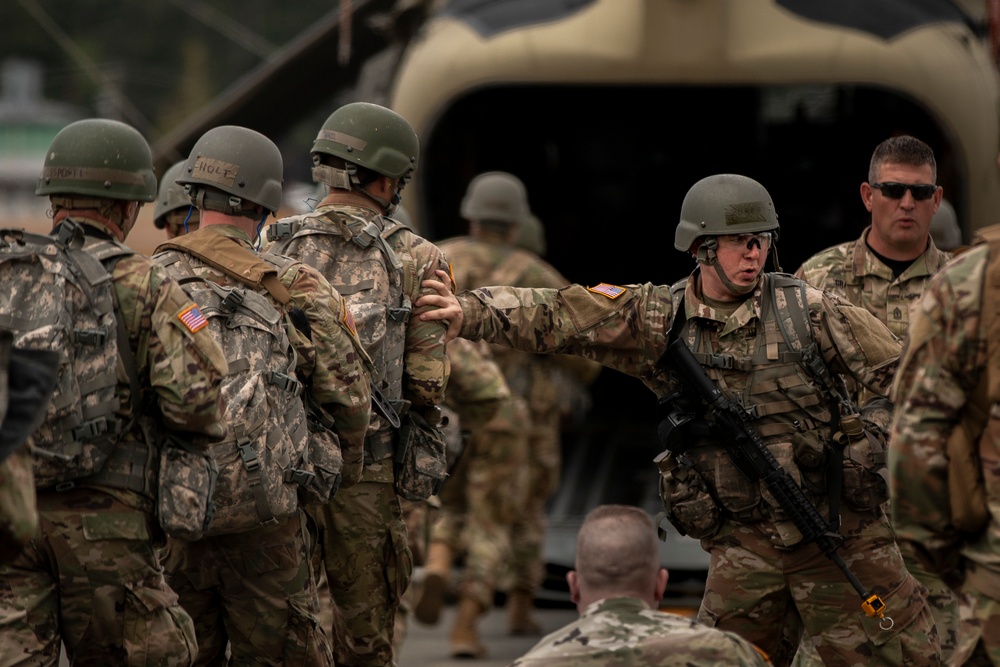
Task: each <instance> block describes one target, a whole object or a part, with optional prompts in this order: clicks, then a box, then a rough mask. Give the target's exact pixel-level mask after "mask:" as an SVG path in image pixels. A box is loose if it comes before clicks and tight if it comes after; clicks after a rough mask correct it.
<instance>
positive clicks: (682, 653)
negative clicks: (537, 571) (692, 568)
mask: <svg viewBox="0 0 1000 667" xmlns="http://www.w3.org/2000/svg"><path fill="white" fill-rule="evenodd" d="M566 581H567V582H568V583H569V591H570V595H571V596H572V598H573V602H575V603H576V608H577V609H578V610H579V611H580V618H579V620H577V621H574V622H572V623H570V624H569V625H567V626H565V627H563V628H560V629H558V630H556V631H555V632H553V633H552V634H550V635H548V636H547V637H545V638H544V639H542V640H541V641H540V642H538V643H537V644H536V645H535V646H534V647H532V649H531V650H529V651H528V652H527V653H525V654H524V655H523V656H521V657H520V658H518V659H517V660H515V661H514V662H513V663H512V664H511V666H510V667H530V666H531V665H546V667H549V666H555V667H558V666H559V665H565V666H567V667H569V666H570V665H572V666H573V667H612V666H614V665H657V667H687V666H688V665H730V666H734V667H764V666H765V665H770V663H769V662H768V661H767V659H766V658H765V657H764V656H763V655H762V654H761V653H760V652H759V651H758V650H757V649H756V648H755V647H754V646H753V644H751V643H749V642H747V641H746V640H744V639H742V638H741V637H740V636H739V635H737V634H735V633H732V632H722V631H719V630H715V629H713V628H706V627H704V626H703V625H699V624H698V623H696V622H694V621H692V620H691V619H689V618H684V617H683V616H677V615H675V614H669V613H663V612H660V611H658V609H657V606H658V605H659V604H660V600H662V599H663V591H664V590H665V589H666V587H667V571H666V570H665V569H664V568H662V567H660V550H659V548H658V547H657V544H656V530H655V529H654V527H653V522H652V520H651V519H650V518H649V515H647V514H646V513H645V512H644V511H642V510H641V509H639V508H638V507H630V506H627V505H599V506H598V507H596V508H594V509H593V510H591V511H590V512H589V513H588V514H587V518H586V519H584V522H583V525H581V526H580V533H579V535H578V536H577V540H576V568H575V569H573V570H570V571H569V573H568V574H567V575H566Z"/></svg>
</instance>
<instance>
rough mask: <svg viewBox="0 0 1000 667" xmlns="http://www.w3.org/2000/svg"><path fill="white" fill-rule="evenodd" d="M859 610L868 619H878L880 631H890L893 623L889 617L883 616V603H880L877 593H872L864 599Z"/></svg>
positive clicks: (880, 599)
mask: <svg viewBox="0 0 1000 667" xmlns="http://www.w3.org/2000/svg"><path fill="white" fill-rule="evenodd" d="M861 608H862V609H863V610H864V612H865V613H866V614H868V617H869V618H876V617H877V618H878V619H879V624H878V627H880V628H881V629H882V630H885V631H889V630H892V627H893V626H894V625H895V622H894V621H893V620H892V617H891V616H886V615H885V602H882V598H880V597H879V596H878V594H877V593H872V594H871V595H869V596H868V597H866V598H865V599H864V600H863V601H862V602H861Z"/></svg>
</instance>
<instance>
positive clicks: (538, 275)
mask: <svg viewBox="0 0 1000 667" xmlns="http://www.w3.org/2000/svg"><path fill="white" fill-rule="evenodd" d="M439 245H440V247H441V248H442V249H443V250H444V252H445V253H447V255H448V257H449V258H450V259H451V261H452V263H453V265H454V266H455V267H456V268H455V272H454V277H455V283H456V284H457V285H458V287H459V288H460V289H472V288H476V287H483V286H486V285H512V286H515V287H550V288H557V289H558V288H560V287H565V286H566V285H568V284H569V281H568V280H567V279H566V278H565V277H564V276H563V275H562V274H560V273H559V271H558V270H556V268H555V267H553V266H552V265H551V264H549V263H548V262H546V261H545V260H544V259H542V258H541V257H539V256H538V255H536V254H535V253H532V252H529V251H527V250H523V249H521V248H517V247H515V246H512V245H510V244H509V243H508V242H507V241H506V239H502V238H500V237H499V236H498V235H497V234H496V233H495V232H493V231H490V230H488V229H481V230H480V231H479V232H478V235H477V236H476V237H471V236H463V237H457V238H454V239H448V240H445V241H442V242H441V243H440V244H439ZM493 354H494V356H495V358H496V360H497V363H498V364H499V365H500V368H501V369H502V370H503V373H504V376H505V377H506V379H507V383H508V385H509V386H510V388H511V391H512V392H513V393H514V394H515V395H516V396H520V397H521V398H522V399H524V400H525V402H526V404H527V406H528V409H529V410H530V414H529V415H528V417H529V418H528V419H527V420H525V422H524V423H525V424H528V445H527V452H528V457H527V459H526V465H527V468H528V470H527V473H526V474H527V482H526V486H525V487H524V488H525V489H526V493H527V495H526V497H525V501H524V508H523V510H522V511H521V512H519V513H518V516H517V518H516V519H515V521H514V525H513V526H511V531H512V533H511V548H512V552H511V553H512V556H513V557H512V559H511V561H510V570H511V572H510V577H509V582H508V584H507V588H508V589H509V590H511V591H520V592H524V593H528V594H534V592H535V591H536V590H538V587H539V586H541V584H542V581H543V579H544V576H545V564H544V562H543V553H542V550H543V547H544V542H545V532H546V530H547V523H546V516H545V511H544V507H545V503H546V502H547V501H548V499H549V498H550V497H551V496H552V494H553V493H555V491H556V489H557V488H558V485H559V475H560V473H561V468H562V440H561V435H560V408H559V404H558V396H557V393H556V385H555V382H554V379H553V374H554V373H556V372H557V369H559V363H560V357H556V356H553V357H541V356H539V355H535V354H526V353H524V352H518V351H515V350H511V349H509V348H505V347H501V346H494V347H493ZM576 363H577V364H578V363H579V361H577V362H576ZM568 368H569V369H571V370H572V371H574V372H575V371H576V367H574V366H573V365H569V366H568ZM490 449H491V450H493V451H497V449H498V448H497V447H490Z"/></svg>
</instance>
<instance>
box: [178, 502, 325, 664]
mask: <svg viewBox="0 0 1000 667" xmlns="http://www.w3.org/2000/svg"><path fill="white" fill-rule="evenodd" d="M310 524H311V520H310V519H309V518H308V517H307V516H306V513H305V512H303V511H301V510H300V511H299V513H298V514H297V515H294V516H291V517H288V518H286V519H283V520H281V521H279V522H278V523H277V524H274V525H270V526H261V527H260V528H256V529H254V530H252V531H248V532H246V533H236V534H233V535H217V536H214V537H207V538H204V539H201V540H198V541H197V542H183V541H180V540H169V541H168V544H167V556H166V558H165V568H166V571H167V581H169V582H170V585H171V586H172V587H173V589H174V590H176V591H177V594H178V595H179V596H180V601H181V605H182V606H183V607H184V609H185V610H186V611H187V612H188V613H189V614H191V616H192V617H193V618H194V619H195V631H196V633H197V637H198V660H197V662H196V663H195V664H196V665H204V666H205V667H209V666H213V665H224V664H227V662H226V651H227V648H228V650H229V652H230V655H231V660H230V662H229V663H228V664H233V665H261V666H264V665H287V666H288V667H293V666H296V667H297V666H298V665H309V666H312V667H328V666H330V665H333V653H332V649H331V646H330V638H329V637H328V636H327V634H326V632H325V631H324V630H323V628H322V626H321V625H320V623H319V618H318V613H319V598H318V594H317V590H316V580H315V578H314V575H313V571H312V564H311V562H310V556H311V553H312V551H313V549H314V543H315V534H314V533H315V528H314V527H311V526H310Z"/></svg>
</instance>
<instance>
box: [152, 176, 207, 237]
mask: <svg viewBox="0 0 1000 667" xmlns="http://www.w3.org/2000/svg"><path fill="white" fill-rule="evenodd" d="M184 162H185V161H184V160H181V161H180V162H176V163H174V164H173V165H172V166H171V167H170V168H169V169H167V170H166V171H165V172H164V173H163V178H161V179H160V189H159V191H157V193H156V204H154V205H153V226H155V227H156V228H157V229H162V230H163V231H165V232H166V234H167V238H168V239H173V238H177V237H178V236H183V235H184V234H187V233H188V232H193V231H196V230H197V229H198V224H199V221H200V220H201V212H200V211H199V210H198V209H197V208H195V207H194V205H193V204H192V203H191V198H190V197H188V194H187V192H185V191H184V188H183V187H181V186H180V185H179V184H178V183H177V177H178V176H180V175H181V169H182V168H183V167H184Z"/></svg>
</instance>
